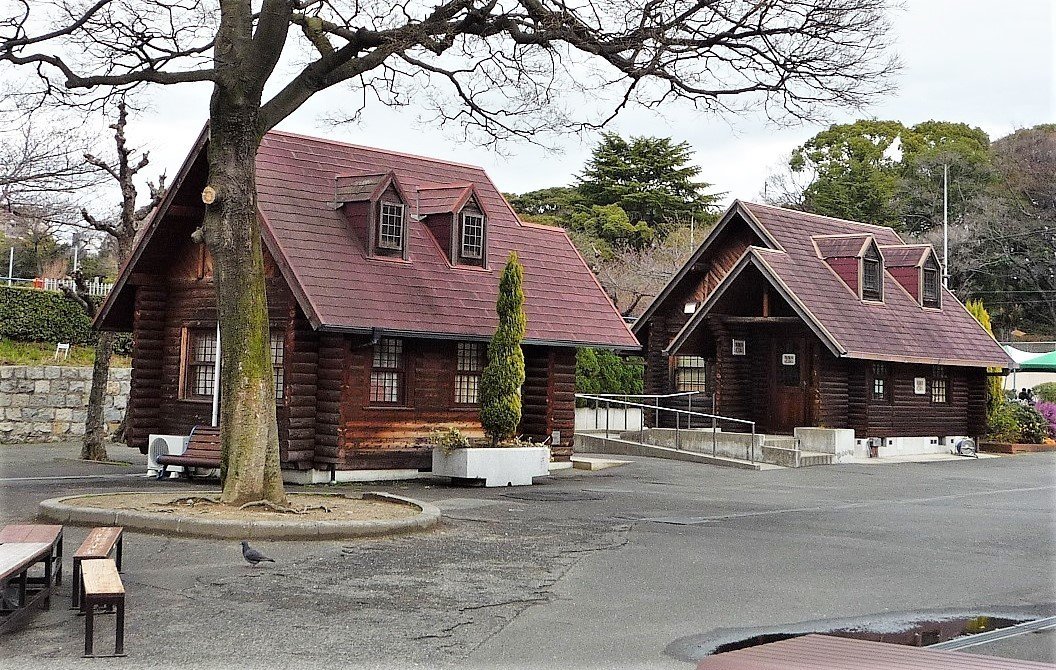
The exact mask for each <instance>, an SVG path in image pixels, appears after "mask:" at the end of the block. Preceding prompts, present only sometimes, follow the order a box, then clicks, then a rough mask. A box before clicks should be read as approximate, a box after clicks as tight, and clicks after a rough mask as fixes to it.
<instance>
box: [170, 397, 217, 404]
mask: <svg viewBox="0 0 1056 670" xmlns="http://www.w3.org/2000/svg"><path fill="white" fill-rule="evenodd" d="M176 402H189V403H194V404H196V405H212V404H213V399H212V398H177V399H176Z"/></svg>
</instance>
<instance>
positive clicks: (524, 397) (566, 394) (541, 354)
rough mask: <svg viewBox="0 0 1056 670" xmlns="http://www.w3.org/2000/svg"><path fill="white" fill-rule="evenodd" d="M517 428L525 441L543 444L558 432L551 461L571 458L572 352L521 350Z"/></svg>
mask: <svg viewBox="0 0 1056 670" xmlns="http://www.w3.org/2000/svg"><path fill="white" fill-rule="evenodd" d="M524 363H525V365H524V367H525V377H524V387H523V388H522V393H521V425H520V427H519V429H518V432H520V433H521V434H522V435H524V436H525V437H530V438H532V439H534V440H540V441H541V440H545V439H547V438H549V437H550V436H552V435H553V433H554V431H560V433H561V440H560V442H558V443H555V444H554V445H553V446H552V447H551V454H552V456H553V458H554V459H555V460H559V461H567V460H569V459H571V457H572V440H573V437H574V433H575V427H576V397H575V396H576V352H575V349H570V348H549V347H534V346H526V347H524Z"/></svg>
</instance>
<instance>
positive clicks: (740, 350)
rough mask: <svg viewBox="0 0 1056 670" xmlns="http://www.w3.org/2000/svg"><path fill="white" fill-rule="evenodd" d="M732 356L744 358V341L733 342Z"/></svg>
mask: <svg viewBox="0 0 1056 670" xmlns="http://www.w3.org/2000/svg"><path fill="white" fill-rule="evenodd" d="M733 355H734V356H744V340H734V341H733Z"/></svg>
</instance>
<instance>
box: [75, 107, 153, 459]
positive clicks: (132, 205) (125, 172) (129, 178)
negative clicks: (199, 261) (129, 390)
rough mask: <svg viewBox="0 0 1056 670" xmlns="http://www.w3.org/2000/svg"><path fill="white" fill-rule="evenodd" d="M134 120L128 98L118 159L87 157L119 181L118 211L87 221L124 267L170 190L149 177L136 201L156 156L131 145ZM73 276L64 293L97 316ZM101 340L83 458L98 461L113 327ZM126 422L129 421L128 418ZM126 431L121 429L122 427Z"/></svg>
mask: <svg viewBox="0 0 1056 670" xmlns="http://www.w3.org/2000/svg"><path fill="white" fill-rule="evenodd" d="M127 125H128V108H127V106H126V104H125V101H124V100H123V99H122V100H119V101H118V103H117V120H116V121H115V122H114V123H113V124H111V125H110V128H111V130H113V131H114V147H115V155H114V160H113V161H112V162H111V161H107V160H104V159H102V158H98V157H96V156H95V155H93V154H90V153H86V154H85V155H84V161H85V163H86V164H87V165H90V166H92V167H93V168H95V169H97V170H99V171H100V172H102V173H103V174H105V175H107V176H108V178H110V179H111V180H113V181H114V182H116V184H117V186H118V188H119V189H120V191H121V204H120V207H119V209H118V212H117V215H116V216H115V217H113V218H109V219H100V218H97V217H95V216H93V215H92V214H90V213H89V212H88V210H87V209H84V208H82V209H81V219H82V220H83V221H84V223H85V225H86V226H87V227H89V228H90V229H92V230H96V231H99V232H101V233H105V234H106V235H108V236H109V237H110V238H111V239H112V240H113V242H114V245H115V246H116V248H117V262H118V266H120V265H121V264H123V263H124V262H125V261H126V260H128V258H129V256H131V255H132V245H133V242H134V241H135V238H136V233H138V232H139V229H140V227H141V226H142V223H143V221H145V220H146V219H147V217H149V216H150V213H151V212H152V211H154V209H155V208H156V207H157V206H158V203H160V202H161V198H162V196H163V195H164V192H165V175H164V174H162V175H161V177H159V179H158V182H157V183H154V182H148V183H147V187H148V189H149V190H150V197H149V199H148V200H147V202H146V203H145V204H143V205H141V206H139V207H137V206H136V201H137V199H138V195H139V191H138V189H137V187H136V184H135V179H136V177H137V175H139V173H140V172H141V171H142V170H143V169H144V168H146V167H147V165H149V164H150V156H149V155H148V154H147V153H146V152H143V153H139V154H138V156H137V155H136V154H137V152H136V151H135V150H134V149H132V148H130V147H129V146H128V140H127V138H126V137H125V127H126V126H127ZM71 277H72V278H73V280H74V286H73V287H72V288H70V287H66V286H63V292H64V293H65V294H66V296H67V297H68V298H70V299H71V300H73V301H75V302H76V303H78V304H79V305H80V306H81V307H82V308H83V309H84V311H85V313H86V314H87V315H88V316H89V317H90V318H93V319H94V318H95V313H96V310H97V308H98V305H97V303H96V299H95V298H93V297H92V295H91V294H90V293H89V290H88V285H87V284H86V283H85V281H84V277H83V276H82V275H81V273H80V272H78V271H76V270H75V271H74V272H73V274H72V275H71ZM98 335H99V339H98V340H97V341H96V344H95V362H94V363H93V365H92V387H91V390H90V391H89V394H88V412H87V417H86V419H85V424H84V440H83V443H82V446H81V458H83V459H85V460H92V461H105V460H106V459H107V454H106V435H105V430H104V428H105V423H104V418H105V417H104V416H103V399H104V397H105V396H106V386H107V382H108V380H109V377H110V357H111V356H112V354H113V352H114V341H115V339H116V336H115V333H113V332H111V331H107V330H101V331H99V334H98ZM122 423H123V422H122ZM118 432H119V433H120V432H121V429H118Z"/></svg>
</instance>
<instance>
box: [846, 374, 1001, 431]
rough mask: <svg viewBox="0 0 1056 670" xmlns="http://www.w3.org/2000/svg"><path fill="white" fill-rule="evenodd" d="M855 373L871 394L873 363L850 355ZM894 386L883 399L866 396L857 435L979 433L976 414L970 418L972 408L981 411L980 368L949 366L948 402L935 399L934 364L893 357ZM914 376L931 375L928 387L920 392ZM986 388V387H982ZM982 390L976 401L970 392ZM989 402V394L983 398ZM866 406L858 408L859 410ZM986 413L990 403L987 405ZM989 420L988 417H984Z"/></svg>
mask: <svg viewBox="0 0 1056 670" xmlns="http://www.w3.org/2000/svg"><path fill="white" fill-rule="evenodd" d="M848 364H849V365H850V366H851V368H852V370H855V374H852V378H854V379H856V380H857V382H858V383H861V385H862V392H861V393H860V397H861V398H863V399H864V398H868V396H869V391H870V389H871V388H872V383H873V382H872V379H873V378H872V372H871V366H872V363H871V362H869V361H848ZM888 367H889V370H890V372H889V388H890V395H891V399H890V400H889V401H878V400H872V399H868V400H865V402H864V416H865V422H864V425H863V424H860V425H859V426H852V427H854V429H855V433H856V436H857V437H858V438H866V437H927V436H938V437H943V436H946V435H978V434H979V432H978V421H979V419H977V418H972V419H970V418H969V416H970V413H971V412H977V411H978V410H977V409H972V407H973V406H974V407H976V408H977V407H978V406H979V401H978V394H979V392H978V391H976V390H973V389H972V387H973V385H974V386H975V387H976V388H979V384H980V383H981V382H982V381H983V380H982V377H981V376H980V374H979V372H980V371H981V369H980V370H977V369H975V368H957V367H949V368H947V369H946V371H947V374H948V380H949V382H948V387H947V399H948V401H947V402H945V403H933V402H932V401H931V366H927V365H910V364H905V363H888ZM915 377H924V378H925V379H927V380H928V382H927V392H926V393H924V394H923V395H917V394H916V393H914V391H913V380H914V378H915ZM983 392H984V393H985V389H984V391H983ZM973 395H975V396H977V397H976V398H975V401H974V402H971V400H970V399H971V396H973ZM983 404H984V405H985V400H983ZM861 414H862V412H861V411H860V410H859V412H858V416H861ZM983 414H984V417H985V407H984V408H983ZM983 420H984V421H985V418H984V419H983Z"/></svg>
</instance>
